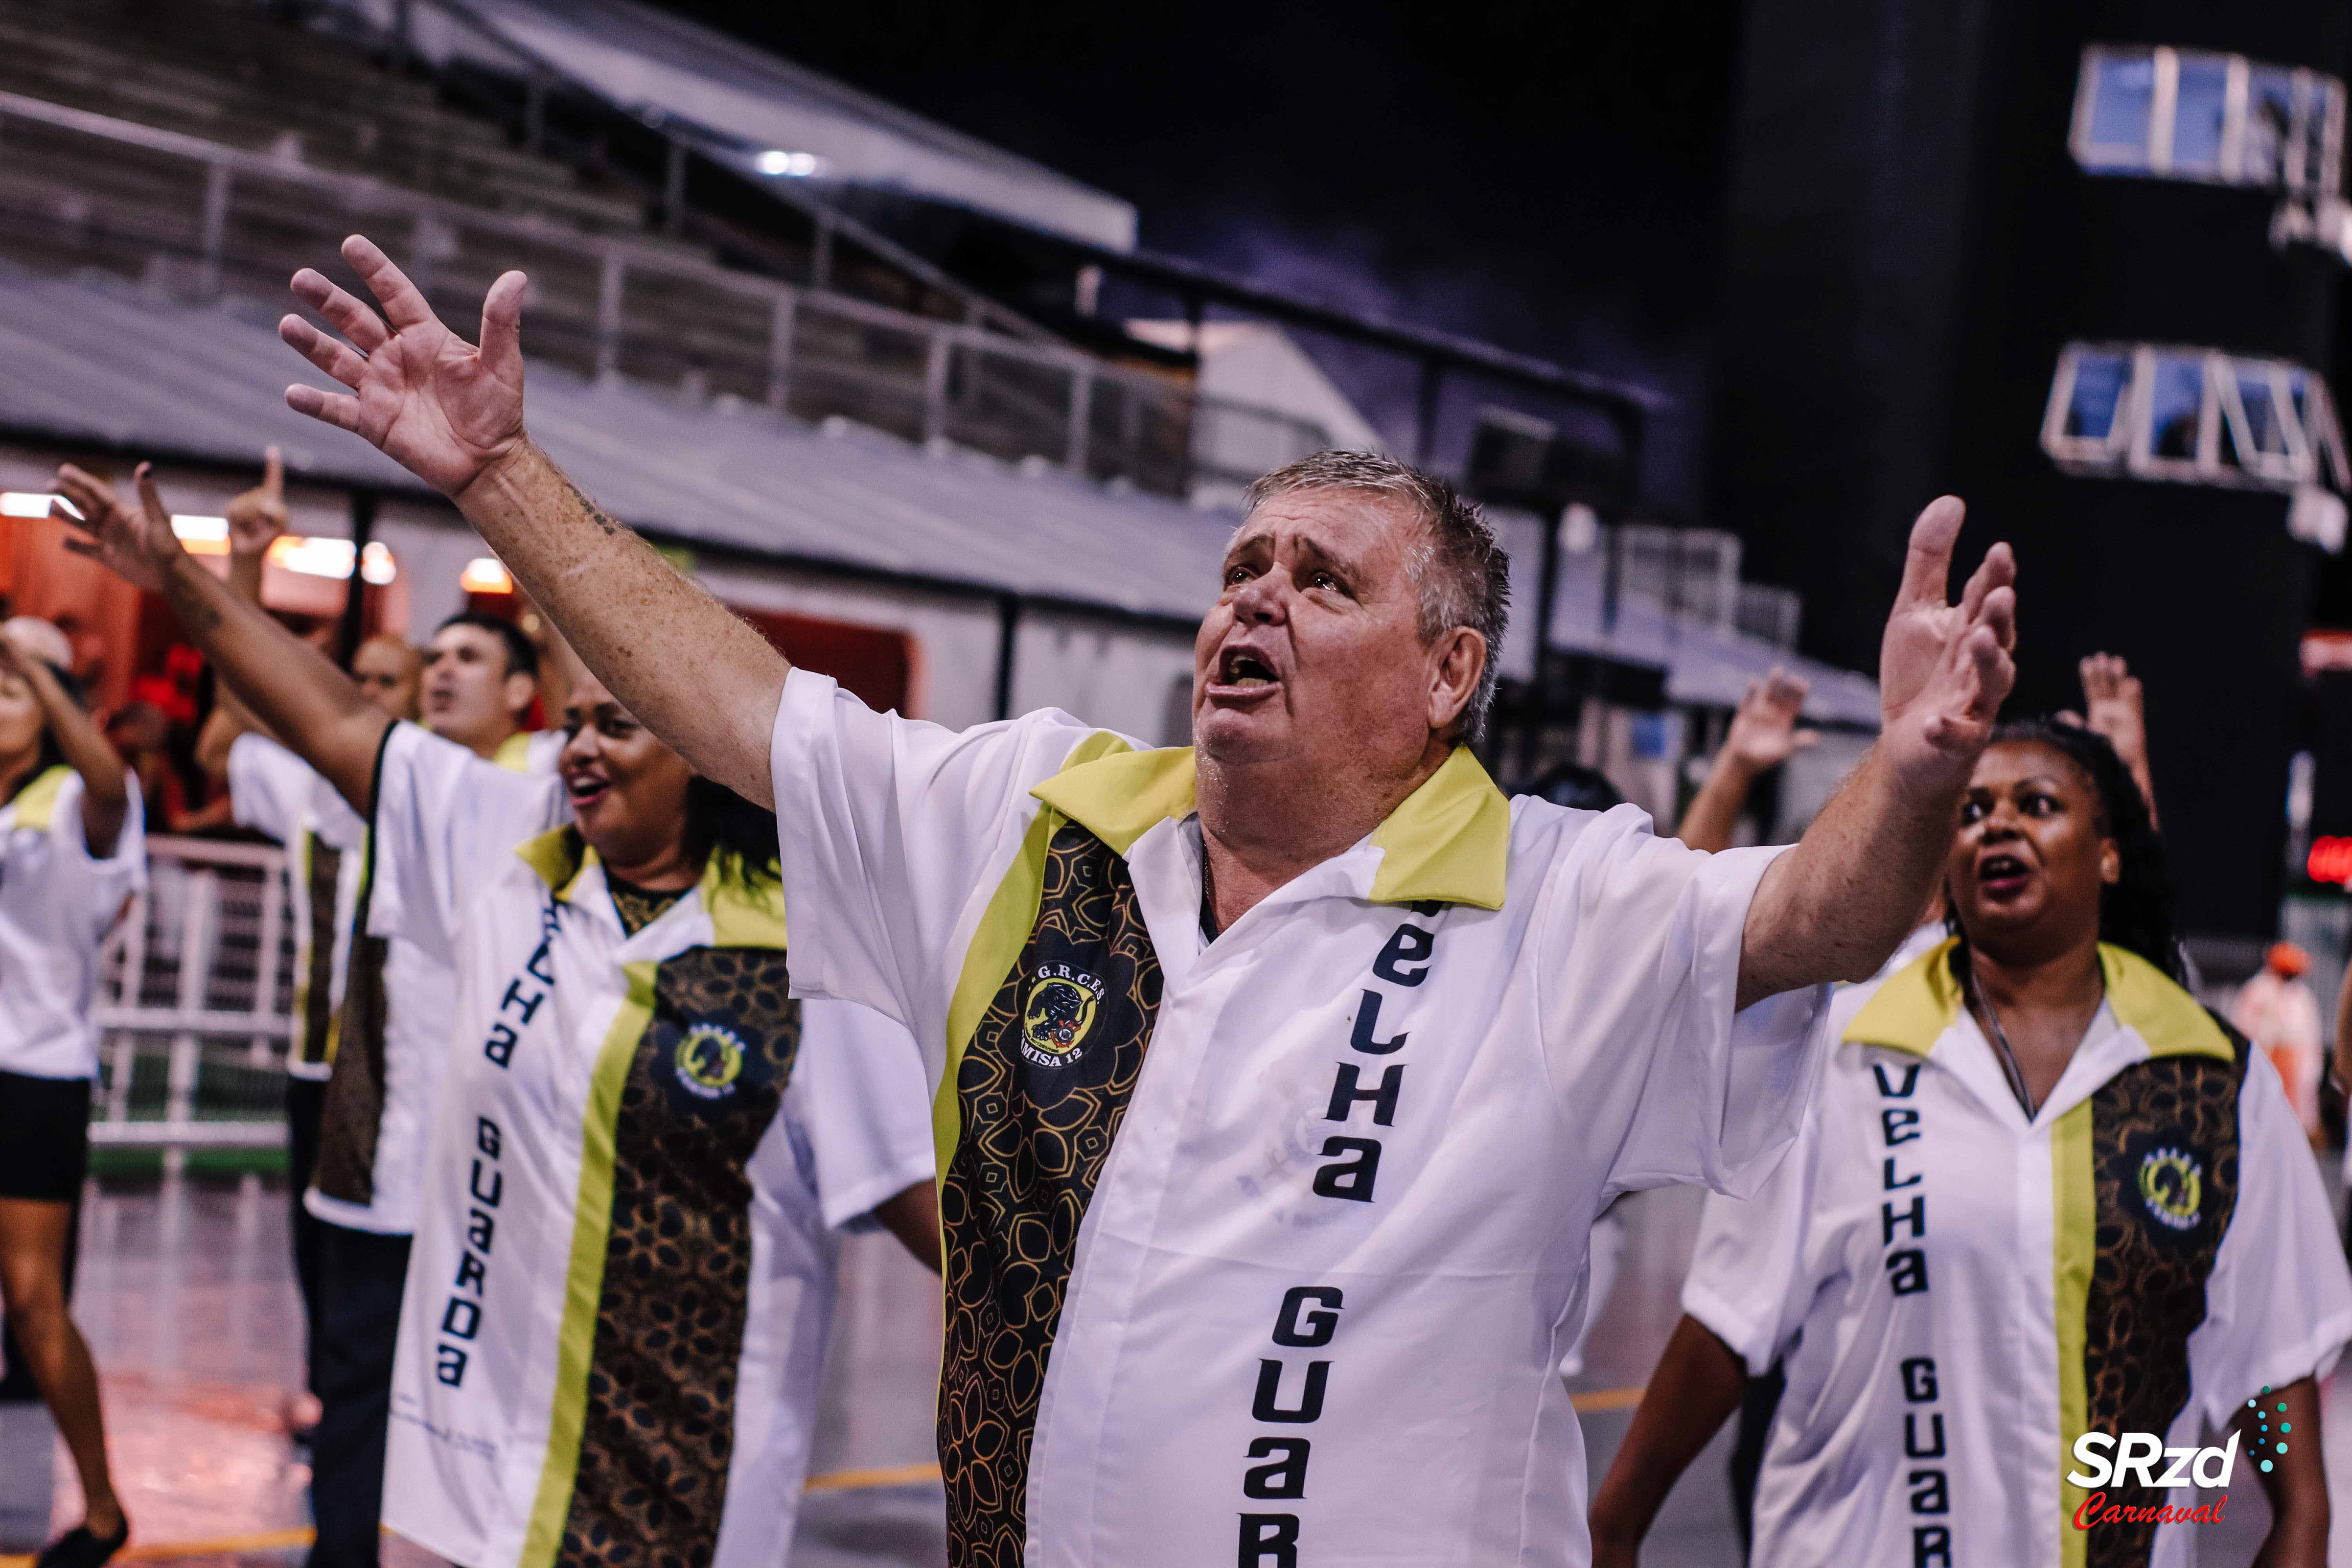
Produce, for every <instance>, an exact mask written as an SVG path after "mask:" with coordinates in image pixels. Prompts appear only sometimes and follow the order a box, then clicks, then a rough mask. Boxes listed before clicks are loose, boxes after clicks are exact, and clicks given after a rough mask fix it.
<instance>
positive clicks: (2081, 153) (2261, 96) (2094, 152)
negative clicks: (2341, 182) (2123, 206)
mask: <svg viewBox="0 0 2352 1568" xmlns="http://www.w3.org/2000/svg"><path fill="white" fill-rule="evenodd" d="M2343 141H2344V84H2343V83H2342V82H2340V81H2338V80H2336V79H2335V78H2334V77H2331V76H2326V75H2323V74H2321V73H2320V72H2318V71H2309V70H2299V69H2295V68H2291V67H2287V66H2275V65H2264V64H2263V63H2261V62H2259V61H2255V60H2249V59H2247V58H2244V57H2243V56H2242V55H2222V54H2211V53H2207V52H2204V51H2200V50H2194V49H2171V48H2159V47H2123V46H2116V45H2107V44H2095V45H2093V46H2092V47H2089V48H2087V49H2085V50H2084V51H2083V71H2082V76H2081V79H2080V80H2079V82H2078V83H2077V85H2076V88H2075V94H2074V132H2073V135H2072V137H2071V143H2072V145H2073V148H2074V160H2075V162H2076V163H2080V164H2082V165H2083V167H2084V168H2085V169H2088V170H2089V171H2090V172H2091V173H2093V174H2147V175H2154V176H2157V177H2159V178H2165V179H2175V180H2197V181H2201V182H2205V183H2209V184H2225V185H2258V186H2263V187H2266V188H2268V189H2272V190H2280V191H2284V192H2287V193H2289V194H2290V195H2304V196H2311V197H2317V196H2322V195H2334V194H2335V193H2336V183H2337V162H2338V150H2339V149H2340V148H2341V147H2342V145H2343Z"/></svg>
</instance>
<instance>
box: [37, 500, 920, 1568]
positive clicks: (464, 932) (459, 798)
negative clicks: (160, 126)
mask: <svg viewBox="0 0 2352 1568" xmlns="http://www.w3.org/2000/svg"><path fill="white" fill-rule="evenodd" d="M59 483H60V485H61V487H62V488H63V489H65V490H66V492H67V493H68V495H69V496H70V497H71V498H72V499H73V500H74V502H75V504H76V505H77V506H78V507H79V508H80V510H81V511H82V514H83V516H84V518H85V519H86V520H87V521H85V522H83V523H80V524H79V525H78V526H79V527H80V528H82V529H83V530H85V531H87V532H88V533H89V536H90V540H89V541H88V542H86V547H87V549H88V550H89V552H92V553H96V554H99V555H100V557H101V558H102V559H104V560H105V561H106V562H107V563H108V564H110V565H111V566H113V567H114V568H115V569H116V570H117V571H119V572H121V574H123V575H125V576H126V577H128V578H130V579H131V581H132V582H134V583H137V584H140V585H142V586H145V587H149V588H152V589H154V590H156V591H159V592H162V593H163V594H164V595H166V596H167V597H168V598H169V600H170V601H171V603H172V605H173V608H174V609H175V610H176V611H177V612H178V614H179V615H180V617H181V620H182V622H183V624H184V626H186V627H187V628H188V630H189V632H190V634H191V635H192V636H193V637H194V638H195V640H196V641H197V642H198V643H199V644H200V645H201V646H202V647H203V648H204V651H205V655H206V656H207V657H208V658H211V659H212V660H213V662H214V664H215V668H217V669H218V670H219V672H220V674H221V676H222V678H223V679H225V680H226V681H227V682H228V683H229V684H230V685H231V686H232V687H233V688H234V689H236V692H237V694H238V696H239V697H240V698H241V699H242V700H244V701H245V702H246V704H247V707H248V708H250V709H251V710H253V712H254V713H255V715H256V716H257V717H258V718H259V719H260V720H261V721H263V722H265V723H267V724H268V726H269V727H270V729H271V730H273V731H275V732H276V733H278V735H280V736H283V737H285V739H286V741H287V742H288V743H289V745H291V746H292V747H293V749H294V750H295V751H297V752H299V753H300V755H301V756H302V757H303V759H304V760H305V761H306V762H308V763H310V765H311V766H312V767H313V768H315V769H317V770H318V771H319V773H320V774H322V775H323V776H324V777H325V778H326V779H327V781H328V782H329V783H330V784H332V785H333V786H334V788H335V789H336V790H337V791H338V792H339V793H341V795H343V796H344V798H345V799H346V800H348V801H349V802H350V804H351V805H352V807H353V808H354V809H355V810H356V811H358V812H359V813H360V815H361V816H363V817H365V818H366V819H367V820H368V823H369V847H368V856H369V861H368V870H367V871H366V873H365V874H364V878H363V882H362V889H361V891H360V894H359V898H360V901H361V908H362V912H361V914H360V917H359V920H358V923H357V925H356V926H355V928H354V929H356V930H360V931H365V932H366V933H367V937H366V939H365V940H367V941H370V942H375V941H382V940H384V939H388V938H404V939H406V940H407V941H409V942H414V943H415V944H416V945H417V946H418V947H419V948H421V949H423V950H425V952H427V953H429V954H431V955H432V956H434V957H436V958H437V959H439V960H441V961H442V962H445V963H448V964H450V965H451V966H452V967H453V972H454V973H455V974H456V976H457V982H456V993H455V994H454V995H453V996H451V997H450V998H449V999H448V1015H449V1026H450V1032H449V1035H448V1041H449V1046H448V1049H449V1058H448V1062H447V1066H446V1069H445V1074H444V1077H443V1079H442V1085H441V1090H440V1098H439V1102H438V1105H437V1108H436V1111H435V1113H434V1121H433V1131H432V1139H431V1152H430V1154H429V1156H428V1158H427V1161H426V1167H425V1173H424V1177H423V1195H422V1201H421V1204H420V1207H419V1213H418V1215H417V1223H416V1229H415V1241H414V1244H413V1251H412V1252H411V1254H410V1258H409V1267H408V1268H407V1274H406V1289H405V1292H404V1296H403V1298H402V1300H401V1308H400V1333H399V1342H398V1350H397V1352H396V1354H395V1357H394V1367H393V1374H392V1392H391V1436H390V1446H389V1455H388V1459H387V1462H386V1466H385V1469H384V1488H383V1522H384V1524H385V1526H386V1527H388V1528H390V1529H391V1530H393V1531H396V1532H397V1533H399V1534H402V1535H404V1536H407V1537H408V1538H409V1539H410V1540H412V1541H415V1542H417V1543H419V1544H420V1545H423V1546H425V1547H426V1548H427V1549H429V1550H431V1551H433V1552H437V1553H438V1554H440V1555H441V1556H443V1557H446V1558H448V1559H450V1560H451V1561H453V1562H457V1563H464V1564H467V1568H515V1565H517V1564H527V1565H529V1568H547V1565H549V1564H552V1563H606V1562H612V1561H620V1560H625V1561H629V1562H656V1563H660V1562H676V1563H704V1564H713V1565H715V1568H755V1565H757V1568H772V1565H773V1564H776V1563H781V1562H782V1559H783V1557H784V1555H785V1553H786V1552H787V1550H788V1542H790V1540H791V1535H792V1524H793V1514H794V1511H795V1509H796V1507H797V1504H798V1501H799V1497H800V1492H801V1481H802V1476H803V1471H804V1469H805V1467H806V1464H807V1461H808V1456H809V1438H810V1436H811V1432H812V1430H813V1427H814V1416H815V1405H816V1398H817V1394H818V1386H819V1377H820V1373H821V1371H822V1368H823V1365H824V1342H825V1339H826V1337H827V1333H828V1331H829V1326H830V1318H831V1311H832V1305H833V1296H834V1286H835V1259H836V1256H837V1250H838V1244H837V1241H836V1239H835V1232H837V1231H838V1230H839V1229H840V1228H841V1227H843V1226H846V1225H849V1224H851V1223H853V1222H856V1221H858V1220H860V1219H861V1218H862V1217H863V1216H866V1215H869V1214H871V1215H874V1216H876V1217H877V1219H879V1220H880V1221H881V1223H882V1224H884V1225H886V1226H888V1227H889V1228H890V1229H891V1230H892V1231H894V1232H895V1233H896V1234H897V1235H898V1237H900V1239H901V1240H903V1241H904V1242H906V1244H907V1245H908V1247H909V1249H910V1250H912V1251H914V1252H915V1253H916V1255H917V1256H918V1257H919V1258H923V1259H924V1260H925V1261H926V1262H928V1263H929V1264H930V1265H931V1266H932V1267H933V1268H937V1267H938V1264H937V1253H938V1217H937V1215H938V1211H937V1207H936V1203H935V1200H934V1198H933V1189H932V1184H931V1173H932V1163H931V1150H930V1117H929V1093H928V1092H927V1090H926V1089H925V1085H924V1079H923V1076H922V1067H921V1063H920V1060H919V1057H918V1055H917V1053H916V1050H915V1047H914V1042H913V1040H912V1039H911V1038H910V1037H908V1035H907V1034H906V1032H905V1031H904V1030H902V1029H899V1028H898V1026H895V1025H892V1024H890V1023H888V1022H887V1021H886V1020H884V1019H882V1018H880V1017H879V1016H877V1015H874V1014H871V1013H868V1012H866V1011H865V1010H864V1009H861V1008H856V1007H852V1006H848V1005H845V1004H840V1003H826V1002H810V1003H807V1004H805V1005H803V1004H801V1003H799V1002H795V1001H792V1000H790V999H789V996H788V989H787V986H788V976H787V973H786V964H785V927H784V915H783V909H782V891H781V884H780V871H779V867H778V863H777V856H776V824H775V818H774V817H773V816H772V815H771V814H769V813H767V812H764V811H761V810H759V809H758V808H756V807H754V806H751V805H749V804H747V803H746V802H744V801H743V800H741V799H740V797H738V796H736V795H733V794H732V793H731V792H730V791H728V790H726V789H725V788H723V787H721V786H719V785H718V784H713V783H711V782H710V781H709V780H708V779H705V778H702V777H699V776H698V775H697V774H695V773H694V772H693V771H692V770H691V769H690V768H688V765H687V763H686V762H685V760H684V759H683V758H681V757H680V756H679V755H678V754H677V752H674V751H672V750H670V749H669V748H668V747H667V746H666V745H664V744H663V743H662V742H659V741H658V740H656V739H655V738H654V736H653V734H652V732H651V731H647V730H646V729H645V728H644V726H642V725H640V724H639V723H638V722H637V721H635V718H634V717H632V716H631V715H630V714H629V712H628V711H627V710H625V709H624V708H622V707H621V705H620V704H619V703H618V702H616V701H614V699H613V697H612V694H611V693H610V692H609V691H607V690H606V689H604V687H603V686H602V685H601V684H599V683H598V682H597V681H595V680H594V679H586V678H583V679H580V680H579V681H578V682H577V683H576V684H574V685H573V686H572V689H571V690H570V692H569V694H568V698H567V704H566V710H565V712H564V714H563V734H564V737H565V740H564V743H563V748H562V753H561V755H560V756H559V758H558V760H557V772H556V775H555V776H553V777H547V776H537V775H531V774H528V773H516V772H513V771H510V770H509V769H506V768H502V767H500V766H499V765H498V764H496V763H491V762H488V761H486V760H484V759H483V758H481V757H480V756H478V755H477V754H476V753H475V752H473V751H471V750H469V749H467V747H464V746H461V745H458V744H456V743H454V742H450V741H446V740H443V739H441V738H439V737H437V736H436V735H434V734H432V733H431V732H429V731H425V730H424V729H421V728H419V727H418V726H416V725H415V724H410V723H404V722H395V721H394V720H392V719H391V718H390V717H389V716H387V715H386V714H385V713H384V712H383V710H380V709H379V708H377V707H376V706H374V705H373V703H371V702H370V701H369V700H367V699H366V698H365V696H364V695H362V692H361V691H360V689H358V687H357V686H355V685H354V684H353V683H352V681H351V680H350V679H348V678H347V677H345V676H344V675H343V674H342V672H341V671H340V670H338V669H336V668H334V667H333V666H332V665H331V664H329V663H328V662H327V661H326V660H325V659H324V658H321V657H320V656H319V655H318V654H317V653H316V652H314V651H313V650H311V649H310V648H308V647H304V646H302V645H301V644H300V643H299V642H298V641H297V640H296V639H295V638H294V637H292V635H291V634H289V633H288V632H287V631H286V630H285V629H284V628H283V627H281V626H278V624H277V623H276V622H275V621H274V620H272V619H271V618H270V617H269V616H267V615H265V614H263V613H262V612H261V611H260V610H259V609H258V608H257V607H256V606H255V605H250V604H248V603H247V602H245V601H244V600H243V599H241V598H240V597H238V596H236V595H234V594H232V593H231V592H230V591H229V590H228V589H227V588H226V587H225V586H224V585H223V584H220V583H219V582H218V581H217V580H216V579H215V578H214V577H212V576H211V575H210V574H207V573H206V572H205V570H204V569H203V568H202V567H201V566H200V565H197V564H195V563H193V562H192V561H191V560H190V559H189V558H188V557H187V556H186V555H185V554H184V552H182V550H181V549H180V545H179V542H178V540H177V539H176V538H175V537H174V536H173V532H172V528H171V520H170V516H169V514H168V512H167V510H165V508H164V506H163V501H162V499H161V498H160V497H159V496H158V495H157V494H156V493H155V489H154V486H153V484H152V480H151V479H149V478H148V475H147V470H146V469H145V468H142V469H141V470H140V474H139V484H140V501H141V504H140V506H139V507H138V508H137V509H136V510H132V509H129V508H125V507H123V506H121V504H120V503H118V502H117V501H116V500H114V498H113V496H112V495H111V493H110V492H109V491H107V490H106V489H104V488H103V487H100V486H98V485H96V484H94V483H93V482H92V481H90V480H89V479H88V477H87V476H86V475H82V474H80V473H79V471H78V470H75V469H71V468H68V469H66V470H64V471H62V472H61V473H60V475H59ZM354 945H355V946H356V945H358V944H357V943H356V942H355V944H354ZM380 973H381V970H380V969H373V970H372V969H368V968H365V967H363V966H362V965H360V964H359V963H354V964H353V966H352V978H351V981H350V983H349V985H348V987H347V991H346V994H345V997H344V1002H343V1012H342V1030H341V1035H342V1037H343V1038H344V1039H345V1040H347V1041H348V1040H352V1039H357V1038H365V1037H371V1036H370V1034H369V1032H368V1031H367V1030H366V1029H364V1028H362V1027H359V1026H358V1025H359V1022H360V1020H361V1019H362V1016H363V1015H364V1014H365V1013H366V1011H367V1010H368V1009H370V1008H372V1007H376V1006H380V1005H382V1000H383V999H382V996H381V994H380V993H381V986H380V984H370V983H369V981H368V978H367V977H368V976H369V975H371V974H380ZM345 1048H350V1047H345ZM368 1081H371V1080H370V1079H367V1078H364V1077H361V1076H358V1075H352V1076H351V1077H348V1078H347V1077H346V1075H344V1074H342V1073H341V1072H339V1073H338V1074H337V1076H336V1077H335V1078H334V1079H331V1081H330V1094H329V1097H328V1101H327V1106H326V1110H325V1117H326V1120H327V1121H328V1122H329V1123H330V1124H332V1123H333V1122H334V1121H335V1120H336V1119H337V1118H339V1117H343V1118H350V1119H352V1120H354V1121H357V1122H358V1123H360V1124H361V1125H362V1126H364V1125H368V1124H369V1118H370V1114H371V1111H372V1110H373V1108H372V1107H369V1106H367V1105H364V1104H361V1103H357V1102H356V1101H357V1100H358V1099H359V1098H361V1097H359V1096H358V1095H356V1094H340V1093H339V1091H340V1090H341V1089H343V1087H344V1086H345V1085H347V1084H352V1085H360V1086H364V1084H365V1083H367V1082H368ZM335 1142H336V1141H335V1140H331V1139H327V1138H323V1137H322V1140H321V1150H322V1153H321V1179H322V1181H323V1180H324V1174H325V1173H324V1166H325V1161H326V1154H325V1151H326V1150H327V1149H328V1148H329V1147H330V1146H331V1145H332V1144H334V1143H335ZM350 1142H352V1143H353V1146H361V1145H363V1144H364V1143H365V1142H367V1140H365V1139H361V1140H357V1141H350ZM373 1548H374V1542H373V1540H372V1539H371V1540H370V1541H369V1542H366V1544H365V1548H364V1551H365V1555H366V1558H367V1560H368V1561H370V1562H373V1558H374V1550H373ZM313 1561H314V1564H315V1563H317V1559H316V1558H315V1557H314V1560H313Z"/></svg>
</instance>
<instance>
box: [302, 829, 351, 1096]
mask: <svg viewBox="0 0 2352 1568" xmlns="http://www.w3.org/2000/svg"><path fill="white" fill-rule="evenodd" d="M308 837H309V840H310V843H309V848H310V854H309V856H308V857H307V858H308V860H309V862H310V877H309V879H308V881H309V886H310V931H309V933H308V934H309V936H310V942H309V944H308V945H309V950H310V951H309V952H307V953H306V954H305V957H307V958H308V959H309V962H308V963H305V964H304V965H303V966H302V1042H301V1059H302V1060H303V1061H305V1062H307V1063H309V1064H310V1066H312V1067H317V1066H319V1065H320V1063H322V1062H324V1061H325V1060H326V1059H327V1033H328V1030H329V1029H330V1028H331V1027H332V1026H333V1024H334V1020H335V991H334V986H335V890H336V889H337V888H338V887H339V886H341V882H342V875H343V852H342V851H341V850H340V849H338V848H336V847H334V846H332V845H331V844H329V843H328V842H327V841H326V840H324V839H322V838H320V837H319V836H318V835H317V834H315V833H313V834H310V835H308Z"/></svg>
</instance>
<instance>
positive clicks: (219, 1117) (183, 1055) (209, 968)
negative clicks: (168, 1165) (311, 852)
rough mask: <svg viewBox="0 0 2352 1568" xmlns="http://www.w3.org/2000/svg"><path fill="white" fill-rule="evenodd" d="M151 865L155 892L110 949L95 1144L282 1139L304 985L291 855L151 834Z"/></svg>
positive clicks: (137, 906)
mask: <svg viewBox="0 0 2352 1568" xmlns="http://www.w3.org/2000/svg"><path fill="white" fill-rule="evenodd" d="M147 857H148V858H147V876H148V881H147V887H146V889H145V890H144V891H142V892H141V893H140V894H139V895H138V896H137V897H135V898H133V899H132V900H131V904H130V908H129V909H128V910H127V911H126V912H125V914H124V916H123V918H122V919H121V921H119V922H118V923H117V924H116V927H115V929H114V931H113V932H112V933H111V935H110V937H109V938H108V941H107V943H106V947H105V952H104V967H103V969H102V971H101V978H100V989H99V1005H98V1009H97V1018H98V1025H99V1027H100V1031H101V1034H100V1047H99V1066H100V1079H99V1084H98V1091H97V1093H96V1094H95V1095H94V1096H93V1097H92V1100H91V1107H90V1138H91V1141H92V1142H95V1143H98V1144H100V1145H112V1146H116V1147H142V1148H175V1149H184V1148H215V1149H219V1148H267V1147H272V1146H277V1145H280V1144H283V1143H284V1142H285V1141H286V1121H285V1115H284V1112H283V1110H282V1109H281V1101H282V1100H283V1098H284V1090H285V1072H286V1063H285V1057H286V1045H287V1041H288V1040H289V1038H290V1037H291V1036H292V1033H293V980H294V931H293V928H292V924H291V922H290V921H289V919H288V915H287V905H288V899H287V891H288V890H287V879H286V854H285V851H283V850H281V849H278V848H276V847H272V846H269V845H262V844H236V843H225V842H215V841H214V840H210V839H201V838H151V839H149V840H148V841H147Z"/></svg>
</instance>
